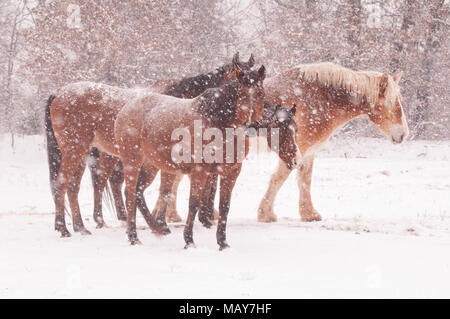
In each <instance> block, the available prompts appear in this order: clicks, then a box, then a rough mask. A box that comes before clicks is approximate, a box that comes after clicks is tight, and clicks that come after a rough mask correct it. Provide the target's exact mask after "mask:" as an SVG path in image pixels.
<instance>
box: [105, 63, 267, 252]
mask: <svg viewBox="0 0 450 319" xmlns="http://www.w3.org/2000/svg"><path fill="white" fill-rule="evenodd" d="M233 68H234V70H235V76H236V78H237V80H233V81H230V82H228V83H226V84H224V85H222V86H221V87H219V88H214V89H208V90H206V91H205V92H204V93H202V94H201V95H199V96H198V97H196V98H194V99H178V98H174V97H171V96H167V95H161V94H157V93H147V94H145V95H143V96H142V97H138V98H137V99H135V100H133V101H131V102H129V103H127V105H125V106H124V108H123V109H122V110H121V111H120V113H119V115H118V116H117V120H116V122H115V126H114V134H115V141H116V143H117V145H118V153H119V156H120V160H121V161H122V163H123V167H124V177H125V185H126V186H125V193H126V207H127V212H128V216H127V217H128V218H127V234H128V239H129V241H130V243H131V244H136V243H139V240H138V237H137V232H136V189H137V183H138V176H139V171H140V170H141V167H142V170H143V171H145V167H146V165H145V163H146V162H145V160H147V163H149V164H150V165H151V166H154V167H156V168H157V169H160V170H162V171H165V172H168V173H172V174H176V173H183V174H188V175H189V176H190V179H191V186H190V196H189V214H188V218H187V222H186V227H185V230H184V240H185V242H186V246H185V247H186V248H187V247H189V246H192V245H193V244H194V240H193V233H192V230H193V224H194V219H195V215H196V213H197V211H198V209H199V208H200V202H201V197H202V190H203V188H204V186H205V183H206V180H207V178H208V175H210V174H211V173H219V174H220V176H221V184H220V205H219V206H220V207H219V214H220V216H219V224H218V227H217V243H218V244H219V247H220V249H224V248H226V247H228V244H227V242H226V223H227V215H228V211H229V207H230V199H231V192H232V190H233V187H234V184H235V182H236V179H237V177H238V175H239V173H240V170H241V166H242V163H241V161H239V160H238V154H237V153H238V151H237V145H236V143H233V147H234V152H233V153H234V154H233V155H232V156H233V157H232V158H231V161H229V158H227V160H226V161H225V162H224V161H223V158H222V160H219V161H213V162H209V161H207V160H205V158H204V154H203V152H202V148H200V154H199V153H198V152H197V151H196V149H195V148H196V147H195V145H194V144H195V143H192V141H187V147H188V149H189V150H191V151H192V150H193V151H192V152H189V153H186V154H188V155H187V158H186V157H184V156H183V160H181V161H180V160H174V157H173V156H174V150H176V149H177V147H176V146H179V142H177V141H174V140H173V135H174V133H175V132H176V131H177V130H180V129H182V128H184V130H185V131H187V134H188V135H189V136H194V137H195V136H196V135H198V134H199V132H198V127H196V126H195V123H196V122H197V123H201V126H202V127H203V128H205V129H207V128H210V129H214V130H215V131H219V132H220V133H221V134H222V136H225V135H226V134H227V132H226V131H227V130H228V129H233V128H240V127H242V126H243V125H244V123H251V122H255V121H258V120H259V119H260V118H261V116H262V113H263V109H264V88H263V81H264V78H265V68H264V66H261V68H260V69H259V70H258V71H244V70H243V69H242V68H241V67H240V66H239V64H238V63H237V61H236V60H235V59H233ZM200 132H201V131H200ZM201 134H202V135H201V136H203V132H201ZM183 136H184V135H183ZM211 138H212V137H211ZM215 138H217V135H215ZM232 139H233V141H234V142H236V139H238V137H237V136H234V135H233V136H232ZM244 140H245V141H246V139H244ZM185 142H186V141H185ZM220 146H221V147H222V146H223V148H222V151H223V150H227V151H228V150H229V147H228V145H227V139H225V140H221V141H220ZM219 149H220V147H219V148H214V151H213V152H214V153H216V152H220V151H219ZM175 153H178V151H175ZM183 153H184V152H183ZM223 153H225V151H223ZM190 154H193V156H191V155H190ZM227 156H228V154H227ZM143 165H144V166H143Z"/></svg>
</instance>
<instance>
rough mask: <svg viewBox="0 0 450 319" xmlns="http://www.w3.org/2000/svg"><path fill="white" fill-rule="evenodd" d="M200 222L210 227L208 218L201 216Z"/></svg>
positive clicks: (210, 223)
mask: <svg viewBox="0 0 450 319" xmlns="http://www.w3.org/2000/svg"><path fill="white" fill-rule="evenodd" d="M200 223H202V225H203V226H204V227H205V228H211V226H212V225H213V223H212V222H211V221H210V220H209V218H201V219H200Z"/></svg>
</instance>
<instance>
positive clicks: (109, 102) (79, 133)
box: [45, 56, 254, 237]
mask: <svg viewBox="0 0 450 319" xmlns="http://www.w3.org/2000/svg"><path fill="white" fill-rule="evenodd" d="M236 61H237V62H236V63H238V64H239V65H240V66H241V67H243V68H244V69H248V68H249V66H248V65H246V64H245V63H240V62H239V61H238V57H237V56H236ZM253 63H254V59H253V56H251V57H250V60H249V62H248V64H253ZM233 76H234V69H233V68H232V65H231V64H229V65H225V66H223V67H221V68H218V69H217V70H216V72H215V73H208V74H207V75H205V76H199V77H197V78H196V79H197V80H198V79H202V80H204V77H205V79H209V80H210V82H208V81H203V82H201V84H202V85H213V84H214V85H217V84H220V83H224V82H225V81H227V80H229V79H231V78H232V77H233ZM197 82H198V81H197ZM180 83H183V85H180V86H173V85H172V86H169V88H171V89H174V88H178V89H179V92H181V94H185V93H184V92H183V90H184V89H186V88H187V87H189V86H188V84H189V83H190V81H189V80H186V79H185V80H182V81H180ZM186 83H187V85H186ZM158 85H160V84H158V83H157V85H156V86H155V88H153V89H152V90H158ZM146 91H149V89H122V88H117V87H112V86H108V85H103V84H99V83H92V82H78V83H73V84H69V85H67V86H65V87H62V88H60V89H59V90H58V91H57V92H56V95H55V96H51V97H50V98H49V100H48V103H47V107H46V112H45V126H46V135H47V153H48V159H49V170H50V184H51V189H52V195H53V197H54V201H55V206H56V214H55V229H56V230H58V231H59V232H61V235H62V236H63V237H68V236H70V233H69V231H68V230H67V227H66V225H65V218H64V210H65V208H64V196H65V193H66V192H67V194H68V198H69V203H70V207H71V210H72V220H73V228H74V231H76V232H81V233H82V234H90V232H89V231H88V230H87V229H86V228H85V227H84V225H83V221H82V219H81V214H80V208H79V204H78V192H79V188H80V182H81V178H82V175H83V172H84V170H85V165H86V163H85V158H86V157H87V154H88V153H89V149H90V148H91V147H92V146H98V148H99V149H100V150H101V152H99V155H100V161H101V162H102V163H103V164H104V165H103V166H102V167H101V168H102V169H105V170H106V169H108V170H113V169H114V167H115V166H116V164H117V158H116V159H114V155H115V154H116V153H115V152H116V150H115V147H114V136H113V135H114V133H113V127H114V121H115V118H116V117H117V114H118V113H119V111H120V110H121V109H122V107H123V106H124V105H125V103H126V102H127V101H129V100H131V99H133V98H135V97H136V95H137V94H143V93H144V92H146ZM102 159H103V160H102ZM75 165H76V166H75ZM109 166H110V167H109ZM108 176H109V175H108ZM93 181H98V178H93ZM94 184H96V183H94ZM117 193H118V194H119V195H120V200H121V194H120V193H121V192H120V189H119V191H117V190H116V195H117ZM94 198H95V200H94V206H95V207H98V206H100V209H97V210H94V219H95V220H96V222H97V224H98V227H101V226H103V224H104V222H103V218H102V215H101V197H100V196H94ZM116 204H118V206H119V207H118V209H117V212H118V214H119V212H122V214H123V213H124V210H122V209H120V202H118V201H116ZM122 206H123V203H122ZM99 212H100V213H99ZM143 213H144V212H143ZM121 217H122V218H125V216H124V215H122V216H121ZM144 218H145V219H146V221H147V223H148V224H149V225H150V227H152V228H153V229H157V230H158V226H159V225H155V222H154V220H153V219H152V218H151V216H150V214H148V215H145V214H144Z"/></svg>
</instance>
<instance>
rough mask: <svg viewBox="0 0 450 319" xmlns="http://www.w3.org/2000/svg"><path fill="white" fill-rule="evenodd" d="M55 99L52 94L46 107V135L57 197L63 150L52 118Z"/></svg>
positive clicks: (52, 187) (51, 178)
mask: <svg viewBox="0 0 450 319" xmlns="http://www.w3.org/2000/svg"><path fill="white" fill-rule="evenodd" d="M54 99H55V96H54V95H50V97H49V98H48V100H47V106H46V108H45V135H46V137H47V157H48V168H49V172H50V187H51V190H52V195H53V197H55V186H56V177H57V176H58V172H59V167H60V165H61V150H60V149H59V146H58V142H57V141H56V136H55V132H54V131H53V125H52V119H51V117H50V106H51V104H52V102H53V100H54Z"/></svg>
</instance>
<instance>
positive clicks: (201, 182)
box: [184, 168, 207, 249]
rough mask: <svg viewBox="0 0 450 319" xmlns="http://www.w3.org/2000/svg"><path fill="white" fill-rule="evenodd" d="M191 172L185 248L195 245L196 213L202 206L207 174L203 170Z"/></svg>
mask: <svg viewBox="0 0 450 319" xmlns="http://www.w3.org/2000/svg"><path fill="white" fill-rule="evenodd" d="M193 170H194V171H195V172H194V173H192V174H191V187H190V193H189V213H188V217H187V219H186V226H185V227H184V241H185V243H186V245H185V246H184V248H185V249H187V248H189V247H192V246H194V247H195V244H194V237H193V232H192V231H193V228H194V221H195V215H196V214H197V211H198V210H199V208H200V201H201V197H202V189H203V187H204V186H205V183H206V179H207V174H206V173H204V172H203V171H201V170H200V171H196V169H195V168H194V169H193Z"/></svg>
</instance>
